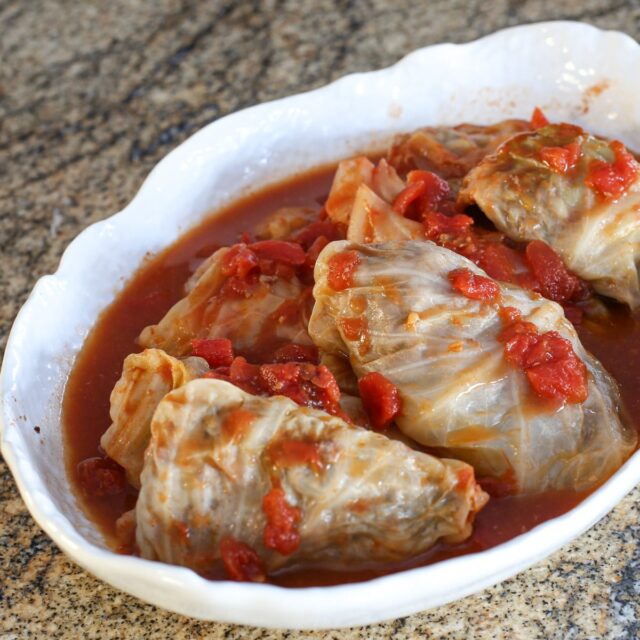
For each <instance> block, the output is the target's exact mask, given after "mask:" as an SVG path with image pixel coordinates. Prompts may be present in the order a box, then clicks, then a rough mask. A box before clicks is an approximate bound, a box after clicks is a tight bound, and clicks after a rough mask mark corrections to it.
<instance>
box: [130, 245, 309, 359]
mask: <svg viewBox="0 0 640 640" xmlns="http://www.w3.org/2000/svg"><path fill="white" fill-rule="evenodd" d="M305 261H306V256H305V253H304V251H303V249H302V247H301V246H300V245H298V244H295V243H290V242H283V241H279V240H266V241H262V242H256V243H254V244H252V245H245V244H239V245H234V246H233V247H230V248H223V249H219V250H218V251H216V252H215V253H214V254H213V255H212V256H211V257H210V258H208V259H207V260H206V261H205V262H204V263H203V264H202V265H200V267H199V268H198V270H197V271H196V272H195V273H194V275H193V276H192V278H191V279H190V280H189V282H188V283H187V286H186V291H187V295H186V296H185V297H184V298H183V299H182V300H180V301H179V302H177V303H176V304H175V305H174V306H173V307H172V308H171V309H170V310H169V311H168V312H167V314H166V315H165V316H164V318H162V320H160V322H159V323H158V324H156V325H151V326H149V327H146V328H145V329H144V330H143V331H142V333H141V334H140V337H139V339H138V342H139V343H140V345H141V346H142V347H146V348H151V347H155V348H159V349H163V350H164V351H166V352H167V353H169V354H171V355H173V356H175V357H181V356H186V355H189V353H190V352H191V341H192V340H194V339H207V338H228V339H229V340H231V342H232V343H233V346H234V348H235V349H236V350H238V351H240V352H241V353H245V354H249V355H253V356H255V357H256V358H260V356H262V355H264V354H261V353H254V351H255V350H256V349H259V347H260V345H261V344H265V343H269V345H270V348H271V347H273V348H277V346H278V345H279V344H281V345H282V344H287V343H296V344H300V345H311V341H310V339H309V336H308V334H307V331H306V325H307V320H308V315H307V310H306V308H305V304H304V299H305V296H308V299H309V300H310V295H309V294H310V288H309V287H307V286H306V285H304V284H303V283H302V282H301V280H300V278H299V277H298V275H299V274H298V269H301V268H304V265H305ZM292 310H296V313H292V312H291V311H292ZM297 310H301V311H300V312H298V311H297Z"/></svg>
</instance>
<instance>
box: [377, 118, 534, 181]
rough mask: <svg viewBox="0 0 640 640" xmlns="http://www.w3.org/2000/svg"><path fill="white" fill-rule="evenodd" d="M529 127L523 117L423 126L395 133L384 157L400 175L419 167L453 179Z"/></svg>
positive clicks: (461, 175)
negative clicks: (486, 122)
mask: <svg viewBox="0 0 640 640" xmlns="http://www.w3.org/2000/svg"><path fill="white" fill-rule="evenodd" d="M530 129H531V125H530V124H529V123H528V122H526V121H524V120H504V121H502V122H498V123H497V124H494V125H490V126H482V125H474V124H461V125H458V126H457V127H425V128H424V129H419V130H418V131H415V132H414V133H411V134H408V135H400V136H397V137H396V138H395V140H394V141H393V146H392V147H391V149H390V151H389V154H388V155H387V160H388V161H389V163H390V164H391V165H392V166H393V167H395V168H396V169H397V170H398V171H399V172H400V173H401V174H402V175H405V174H406V173H408V172H409V171H412V170H414V169H421V170H426V171H433V172H434V173H437V174H438V175H439V176H441V177H442V178H445V179H447V180H453V182H454V183H455V182H456V180H455V179H456V178H462V177H464V176H465V175H466V174H467V173H468V172H469V171H470V170H471V169H472V168H473V167H474V166H475V165H477V164H478V162H480V160H482V158H484V156H486V155H487V154H489V153H493V151H495V150H496V149H497V148H498V147H499V146H500V145H501V144H502V143H503V142H504V141H505V140H508V139H509V138H511V137H512V136H513V135H515V134H516V133H521V132H522V131H529V130H530Z"/></svg>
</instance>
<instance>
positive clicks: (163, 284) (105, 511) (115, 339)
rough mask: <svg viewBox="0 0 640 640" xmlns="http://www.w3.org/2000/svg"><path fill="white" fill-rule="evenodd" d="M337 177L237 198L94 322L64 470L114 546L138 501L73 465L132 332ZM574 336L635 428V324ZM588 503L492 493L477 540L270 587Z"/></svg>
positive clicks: (638, 404) (93, 450)
mask: <svg viewBox="0 0 640 640" xmlns="http://www.w3.org/2000/svg"><path fill="white" fill-rule="evenodd" d="M334 172H335V167H333V166H332V167H325V168H322V169H319V170H315V171H313V172H310V173H307V174H304V175H302V176H298V177H295V178H293V179H291V180H289V181H287V182H283V183H280V184H277V185H274V186H272V187H269V188H266V189H264V190H262V191H260V192H259V193H257V194H254V195H252V196H249V197H246V198H244V199H241V200H238V201H236V202H235V203H234V204H233V205H232V206H230V207H228V208H226V209H225V210H224V211H222V212H221V213H220V214H219V215H217V216H215V217H213V218H210V219H209V220H205V221H204V222H203V223H202V224H201V225H200V226H198V227H196V228H195V229H193V230H192V231H190V232H189V233H188V234H186V235H185V236H183V237H182V238H181V239H180V240H179V241H178V242H177V243H175V244H174V245H172V246H171V247H169V248H168V249H166V250H165V251H163V252H162V253H161V254H159V255H157V256H155V257H152V258H149V259H148V260H147V262H146V263H145V264H144V265H143V266H142V268H141V269H140V270H139V271H138V272H137V273H136V274H135V275H134V277H133V278H132V280H131V281H130V282H129V283H128V284H127V285H126V286H125V288H124V290H123V291H122V292H121V293H120V294H119V295H118V297H117V298H116V300H115V301H114V302H113V303H112V304H111V305H110V306H109V307H108V308H107V309H106V310H105V311H104V312H103V313H102V315H101V316H100V318H99V319H98V322H97V323H96V325H95V327H94V329H93V330H92V331H91V333H90V335H89V337H88V338H87V340H86V342H85V344H84V346H83V349H82V351H81V352H80V354H79V355H78V358H77V361H76V364H75V366H74V368H73V370H72V372H71V375H70V377H69V381H68V383H67V388H66V392H65V397H64V405H63V418H64V419H63V424H64V429H65V434H64V437H65V453H66V463H67V472H68V474H69V476H70V478H72V481H73V484H74V486H75V489H76V493H77V495H78V496H79V499H80V501H81V503H82V506H83V508H84V510H85V512H86V513H87V514H88V516H89V517H90V518H91V519H92V520H93V521H94V522H95V523H96V524H97V525H98V526H99V528H100V530H101V531H102V532H103V533H104V535H105V537H106V539H107V541H108V542H109V543H110V544H111V545H112V546H114V547H115V546H116V542H115V521H116V519H117V518H118V517H119V516H120V515H121V514H122V513H124V512H125V511H127V510H129V509H131V508H132V507H133V506H134V505H135V500H136V492H135V490H134V489H129V490H128V491H127V493H125V494H124V495H118V496H116V497H110V498H95V497H94V498H91V499H88V498H87V497H86V496H84V495H83V493H82V491H81V489H80V487H79V485H78V478H77V472H76V467H77V464H78V463H79V462H80V461H82V460H84V459H85V458H87V457H90V456H95V455H98V454H99V453H100V449H99V441H100V436H101V435H102V434H103V433H104V432H105V431H106V430H107V428H108V427H109V425H110V419H109V395H110V393H111V390H112V389H113V386H114V384H115V383H116V381H117V380H118V378H119V377H120V374H121V371H122V362H123V360H124V358H125V357H126V356H127V355H128V354H130V353H133V352H138V351H140V347H139V346H138V345H137V344H136V338H137V336H138V335H139V333H140V331H141V330H142V329H143V328H144V327H146V326H147V325H149V324H153V323H156V322H158V321H159V319H160V318H162V316H163V315H164V314H165V313H166V312H167V311H168V310H169V308H170V307H171V306H172V305H173V304H174V303H175V302H176V301H177V300H179V299H180V298H182V296H183V295H184V294H183V287H184V283H185V281H186V280H187V278H188V277H189V275H191V273H192V272H193V271H194V270H195V268H196V267H197V265H198V264H199V263H200V262H201V261H202V260H203V259H204V258H205V257H207V256H208V255H210V254H211V253H212V251H213V250H215V249H216V248H218V247H220V246H224V245H229V244H233V243H235V242H237V241H238V239H239V236H240V234H241V233H242V232H244V231H251V230H252V229H253V228H254V227H255V226H256V224H257V223H258V222H259V221H260V220H261V219H262V218H264V217H265V216H266V215H268V214H270V213H272V212H273V211H275V210H276V209H278V208H280V207H283V206H295V205H305V204H309V203H310V202H323V201H324V200H325V199H326V196H327V194H328V192H329V188H330V185H331V182H332V179H333V174H334ZM578 332H579V334H580V337H581V339H582V341H583V344H584V345H585V347H586V348H587V349H589V350H590V351H591V352H592V353H594V355H595V356H596V357H597V358H599V359H600V361H601V362H602V363H603V365H604V366H605V367H606V368H607V369H608V371H609V372H610V373H611V374H612V375H613V376H614V377H615V379H616V380H617V381H618V383H619V384H620V387H621V391H622V396H623V401H624V404H625V406H626V409H627V411H628V413H629V416H630V419H631V421H632V422H633V424H634V425H638V424H640V394H638V393H637V388H638V382H639V381H640V322H639V321H638V319H637V318H634V317H632V316H630V314H629V312H628V311H627V310H626V309H625V308H623V307H621V306H618V305H615V306H613V307H612V313H611V314H610V318H609V320H608V321H607V322H606V323H602V324H596V323H593V322H586V323H585V324H584V325H583V326H581V327H578ZM584 497H585V495H584V494H576V493H574V492H567V491H565V492H552V493H545V494H540V495H536V496H511V497H494V498H492V499H491V500H490V501H489V503H488V505H487V506H486V507H485V508H484V509H483V510H482V511H481V512H480V513H479V514H478V516H477V518H476V521H475V525H474V532H473V535H472V536H471V537H470V538H469V539H468V540H467V541H465V542H464V543H462V544H458V545H446V544H442V543H440V544H437V545H436V546H435V547H433V548H432V549H430V550H429V551H428V552H426V553H425V554H423V555H421V556H419V557H416V558H412V559H411V560H409V561H406V562H403V563H401V564H397V565H393V566H385V567H382V568H380V567H376V568H372V569H368V570H360V571H350V572H349V571H344V572H342V571H333V570H327V569H322V568H309V567H307V568H300V569H289V570H287V571H286V572H284V573H282V574H277V575H274V576H270V582H272V583H275V584H280V585H283V586H291V587H302V586H313V585H331V584H340V583H346V582H356V581H361V580H367V579H370V578H374V577H376V576H380V575H385V574H388V573H392V572H395V571H399V570H402V569H407V568H413V567H418V566H423V565H426V564H430V563H433V562H437V561H439V560H443V559H446V558H450V557H454V556H459V555H463V554H465V553H471V552H474V551H481V550H483V549H488V548H490V547H493V546H495V545H497V544H500V543H501V542H504V541H506V540H509V539H510V538H513V537H514V536H516V535H518V534H520V533H524V532H525V531H528V530H529V529H531V528H533V527H535V526H536V525H537V524H539V523H541V522H543V521H545V520H548V519H549V518H553V517H555V516H558V515H560V514H562V513H565V512H566V511H568V510H570V509H571V508H573V507H574V506H575V505H576V504H578V503H579V502H580V501H581V500H582V499H583V498H584Z"/></svg>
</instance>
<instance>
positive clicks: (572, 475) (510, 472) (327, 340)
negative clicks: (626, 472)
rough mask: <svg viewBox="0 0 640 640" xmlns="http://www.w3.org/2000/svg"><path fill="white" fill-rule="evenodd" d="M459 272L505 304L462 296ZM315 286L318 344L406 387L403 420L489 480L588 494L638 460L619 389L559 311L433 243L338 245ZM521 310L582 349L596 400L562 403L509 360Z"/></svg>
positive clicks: (589, 394)
mask: <svg viewBox="0 0 640 640" xmlns="http://www.w3.org/2000/svg"><path fill="white" fill-rule="evenodd" d="M344 256H351V257H350V260H351V261H352V262H351V265H352V266H351V267H350V269H351V282H349V281H348V280H345V277H344V274H342V275H341V276H340V277H338V278H337V282H336V277H337V275H336V274H337V271H336V270H335V267H336V265H345V264H348V263H347V262H345V261H344V260H342V258H343V257H344ZM456 270H466V271H468V272H469V273H470V274H472V276H483V281H484V280H486V281H487V282H489V283H490V284H491V286H492V287H494V288H495V290H496V291H497V292H498V294H499V298H500V301H501V302H500V303H497V302H488V301H483V300H474V299H470V298H469V297H467V296H466V295H462V294H461V293H459V292H458V291H457V290H455V289H454V288H453V286H452V282H451V281H450V280H449V278H450V274H451V273H452V272H456V273H457V271H456ZM466 271H465V272H466ZM315 280H316V285H315V288H314V297H315V299H316V304H315V307H314V310H313V314H312V317H311V321H310V323H309V332H310V335H311V336H312V338H313V340H314V341H315V343H316V344H317V346H318V347H319V348H320V349H321V350H323V351H325V352H327V353H334V354H338V355H347V356H348V357H349V359H350V361H351V365H352V367H353V370H354V371H355V373H356V375H357V376H358V378H360V379H361V378H362V377H363V376H365V375H366V374H369V373H371V372H377V373H379V374H382V375H383V376H384V377H385V378H386V379H387V380H388V381H390V382H391V383H392V384H393V385H395V386H396V388H397V390H398V392H399V395H400V398H401V401H402V402H401V411H400V413H399V415H397V416H396V418H395V422H396V424H397V426H398V427H399V428H400V429H401V430H402V431H403V432H404V433H405V434H407V435H408V436H410V437H411V438H413V439H414V440H416V441H417V442H419V443H421V444H423V445H426V446H428V447H434V448H436V449H437V450H438V451H439V452H441V453H443V454H444V455H448V456H449V455H450V456H452V457H456V458H460V459H463V460H466V461H468V462H470V463H471V464H473V465H474V467H475V469H476V472H477V473H478V474H479V475H481V476H490V477H493V478H498V479H507V478H508V479H510V481H511V482H512V484H513V489H514V490H515V491H518V492H538V491H543V490H546V489H572V490H576V491H581V490H584V489H588V488H590V487H593V486H595V485H596V484H598V483H599V482H602V481H603V480H605V479H606V478H607V477H608V476H609V475H610V474H611V473H613V472H614V471H615V470H616V469H617V468H618V467H619V466H620V465H621V464H622V462H623V461H624V460H625V459H626V457H627V456H628V455H629V454H630V453H631V451H632V448H633V446H634V444H635V436H634V435H633V434H632V433H631V432H630V431H629V430H628V429H626V428H625V427H624V426H623V424H622V421H621V418H620V399H619V396H618V390H617V387H616V384H615V382H614V381H613V379H612V378H611V377H610V376H609V374H608V373H607V372H606V371H605V370H604V368H603V367H602V366H601V365H600V363H599V362H598V361H597V360H596V359H595V358H593V357H592V356H591V355H590V354H589V353H587V352H586V351H585V350H584V348H583V347H582V345H581V344H580V341H579V339H578V337H577V334H576V332H575V330H574V328H573V326H572V325H571V323H569V322H568V321H567V320H566V319H565V317H564V313H563V310H562V307H560V306H559V305H558V304H556V303H554V302H551V301H549V300H546V299H544V298H542V297H541V296H540V295H538V294H535V293H533V292H530V291H526V290H524V289H521V288H519V287H516V286H512V285H507V284H500V283H498V282H496V281H493V280H491V279H489V278H488V277H487V276H486V274H485V273H484V272H483V271H482V270H481V269H479V268H478V267H477V266H475V265H474V264H473V263H472V262H470V261H469V260H467V259H466V258H464V257H462V256H460V255H458V254H456V253H454V252H452V251H450V250H448V249H445V248H442V247H439V246H437V245H435V244H434V243H432V242H429V241H424V242H404V243H387V244H377V245H376V244H371V245H359V244H355V243H350V242H347V241H340V242H333V243H331V244H329V245H327V247H326V248H325V249H324V251H323V252H322V253H321V254H320V256H319V257H318V261H317V262H316V270H315ZM515 310H518V312H519V314H521V317H522V320H524V321H525V323H526V322H528V323H532V324H531V325H527V324H525V325H523V326H528V327H530V328H533V329H535V330H536V331H538V332H540V335H542V334H546V332H557V333H556V334H550V335H553V336H555V338H556V339H560V338H564V339H565V340H560V344H562V345H564V346H565V347H569V348H570V347H572V348H573V358H574V359H575V362H576V363H577V364H579V366H580V367H582V369H583V370H584V374H585V375H584V385H585V388H584V391H585V395H586V399H583V398H580V401H577V400H576V399H574V400H573V401H571V402H569V401H567V402H564V403H563V404H561V405H560V406H558V404H557V403H551V402H550V401H549V400H547V399H543V398H541V397H539V396H538V395H537V394H536V393H533V391H532V386H531V385H532V382H531V381H532V379H533V378H531V377H529V373H526V374H525V372H524V371H523V370H521V369H519V368H517V367H515V366H513V365H512V364H510V363H509V362H508V361H507V359H506V357H505V344H504V343H503V342H501V335H502V332H503V330H504V320H503V317H504V313H505V311H510V312H512V313H513V312H515ZM566 341H568V342H566ZM544 357H546V355H545V356H544Z"/></svg>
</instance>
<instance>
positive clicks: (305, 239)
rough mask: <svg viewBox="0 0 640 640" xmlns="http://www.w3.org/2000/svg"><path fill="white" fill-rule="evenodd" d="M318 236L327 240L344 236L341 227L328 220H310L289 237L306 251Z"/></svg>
mask: <svg viewBox="0 0 640 640" xmlns="http://www.w3.org/2000/svg"><path fill="white" fill-rule="evenodd" d="M318 238H325V239H326V241H327V242H332V241H333V240H340V239H342V238H344V232H343V231H342V228H341V227H340V226H339V225H338V224H337V223H335V222H331V221H330V220H320V221H318V222H312V223H311V224H308V225H307V226H306V227H303V228H302V229H300V230H299V231H296V232H295V233H294V234H293V236H292V237H291V239H292V240H293V241H294V242H298V243H299V244H301V245H302V246H303V247H304V248H305V249H306V250H307V251H308V250H309V248H310V247H311V246H312V245H313V244H314V243H315V241H316V240H318Z"/></svg>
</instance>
